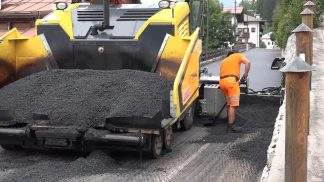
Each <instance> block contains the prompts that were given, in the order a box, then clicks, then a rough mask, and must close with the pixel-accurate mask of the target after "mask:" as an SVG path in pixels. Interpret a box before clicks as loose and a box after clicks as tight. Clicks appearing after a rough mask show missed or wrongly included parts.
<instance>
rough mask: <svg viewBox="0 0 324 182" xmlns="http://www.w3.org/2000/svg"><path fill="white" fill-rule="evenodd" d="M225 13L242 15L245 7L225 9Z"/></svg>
mask: <svg viewBox="0 0 324 182" xmlns="http://www.w3.org/2000/svg"><path fill="white" fill-rule="evenodd" d="M223 12H229V13H230V14H233V15H234V14H242V13H243V7H236V8H235V7H230V8H223Z"/></svg>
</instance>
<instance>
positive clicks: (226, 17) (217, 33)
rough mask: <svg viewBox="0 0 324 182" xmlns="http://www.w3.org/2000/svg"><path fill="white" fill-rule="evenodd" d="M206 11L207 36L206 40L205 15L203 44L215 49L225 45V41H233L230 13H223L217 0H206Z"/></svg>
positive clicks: (221, 6)
mask: <svg viewBox="0 0 324 182" xmlns="http://www.w3.org/2000/svg"><path fill="white" fill-rule="evenodd" d="M206 1H207V0H206ZM208 12H209V16H208V34H209V36H208V40H207V36H206V32H207V26H206V25H207V24H206V23H207V17H205V20H204V22H205V27H204V29H205V30H204V31H205V33H204V35H205V36H204V39H203V44H204V46H206V44H207V46H208V49H215V48H219V47H221V46H227V44H226V42H233V41H234V34H233V32H234V29H233V26H232V24H231V15H230V14H229V13H223V5H222V4H221V3H220V2H219V1H218V0H208Z"/></svg>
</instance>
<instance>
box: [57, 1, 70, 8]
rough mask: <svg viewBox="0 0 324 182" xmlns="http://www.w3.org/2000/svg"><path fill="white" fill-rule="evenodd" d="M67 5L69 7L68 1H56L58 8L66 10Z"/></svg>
mask: <svg viewBox="0 0 324 182" xmlns="http://www.w3.org/2000/svg"><path fill="white" fill-rule="evenodd" d="M67 7H68V4H67V3H66V2H57V3H56V9H57V10H65V9H66V8H67Z"/></svg>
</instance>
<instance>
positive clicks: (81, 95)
mask: <svg viewBox="0 0 324 182" xmlns="http://www.w3.org/2000/svg"><path fill="white" fill-rule="evenodd" d="M170 88H171V83H170V82H169V81H168V80H166V79H164V78H163V77H161V76H159V75H157V74H154V73H149V72H143V71H136V70H113V71H98V70H50V71H44V72H40V73H36V74H33V75H31V76H28V77H25V78H22V79H20V80H17V81H15V82H13V83H11V84H9V85H7V86H5V87H3V88H2V89H1V90H0V101H1V102H0V110H10V111H12V112H13V113H14V119H13V120H12V122H15V123H26V122H27V123H32V122H34V121H33V113H36V114H44V115H47V116H48V117H49V122H50V125H54V126H73V127H76V128H80V129H84V128H89V127H96V126H102V125H103V123H104V121H105V118H110V117H147V118H152V117H153V116H155V115H156V114H157V113H158V112H159V111H161V107H162V99H163V94H164V93H165V92H168V91H170Z"/></svg>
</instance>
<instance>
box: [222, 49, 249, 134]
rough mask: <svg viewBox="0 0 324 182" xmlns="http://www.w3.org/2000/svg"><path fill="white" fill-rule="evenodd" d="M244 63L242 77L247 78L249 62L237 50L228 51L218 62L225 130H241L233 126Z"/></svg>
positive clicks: (238, 101)
mask: <svg viewBox="0 0 324 182" xmlns="http://www.w3.org/2000/svg"><path fill="white" fill-rule="evenodd" d="M241 64H244V65H245V71H244V75H243V79H245V80H246V79H247V77H248V75H249V71H250V66H251V63H250V61H249V60H248V59H247V58H246V57H245V56H244V55H243V54H240V53H238V52H237V51H230V52H229V53H228V54H227V56H226V58H225V59H224V60H223V61H222V62H221V64H220V80H219V86H220V89H221V90H222V92H223V95H224V96H225V98H226V102H227V119H228V121H227V130H226V131H227V132H228V133H229V132H234V133H235V132H241V131H242V130H241V128H239V127H235V126H234V122H235V115H236V109H237V107H238V106H239V105H240V84H239V78H240V75H241V74H240V68H241Z"/></svg>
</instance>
